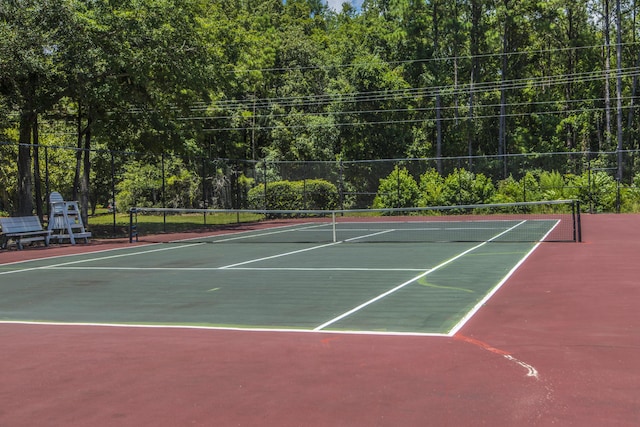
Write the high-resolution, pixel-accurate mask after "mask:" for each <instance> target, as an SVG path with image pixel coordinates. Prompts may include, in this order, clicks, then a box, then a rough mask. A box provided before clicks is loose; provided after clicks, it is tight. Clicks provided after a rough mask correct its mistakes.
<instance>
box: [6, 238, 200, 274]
mask: <svg viewBox="0 0 640 427" xmlns="http://www.w3.org/2000/svg"><path fill="white" fill-rule="evenodd" d="M196 245H204V243H198V244H196ZM191 246H194V245H191V244H190V245H186V246H169V247H163V248H159V249H151V250H148V251H141V252H135V253H126V254H118V255H110V256H103V257H98V258H89V259H81V260H77V261H70V262H63V263H60V264H53V265H44V266H40V267H32V268H22V269H20V270H11V271H0V275H4V274H13V273H22V272H25V271H35V270H46V269H50V268H57V267H64V266H68V265H73V264H81V263H83V262H91V261H102V260H105V259H113V258H122V257H128V256H135V255H143V254H149V253H153V252H161V251H170V250H173V249H182V248H188V247H191ZM76 255H81V254H76ZM34 261H37V260H34Z"/></svg>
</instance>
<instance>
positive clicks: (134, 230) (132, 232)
mask: <svg viewBox="0 0 640 427" xmlns="http://www.w3.org/2000/svg"><path fill="white" fill-rule="evenodd" d="M137 212H138V211H137V210H136V208H131V209H129V243H133V237H134V236H135V238H136V242H138V215H137ZM134 215H135V220H134Z"/></svg>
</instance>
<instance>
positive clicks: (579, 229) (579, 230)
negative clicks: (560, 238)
mask: <svg viewBox="0 0 640 427" xmlns="http://www.w3.org/2000/svg"><path fill="white" fill-rule="evenodd" d="M574 207H575V212H576V213H575V215H576V219H575V221H574V224H575V225H574V227H576V229H577V230H576V231H577V236H576V238H577V240H576V241H577V242H579V243H580V242H582V223H581V222H580V200H576V201H575V205H574Z"/></svg>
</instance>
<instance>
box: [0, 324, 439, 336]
mask: <svg viewBox="0 0 640 427" xmlns="http://www.w3.org/2000/svg"><path fill="white" fill-rule="evenodd" d="M0 324H4V325H43V326H90V327H106V328H149V329H204V330H218V331H241V332H287V333H290V332H296V333H307V334H314V333H315V334H318V333H319V334H340V335H384V336H408V337H443V338H449V337H448V336H447V335H444V334H438V333H431V332H386V331H316V330H312V329H293V328H262V327H255V328H253V327H250V326H247V327H231V326H206V325H171V324H166V325H162V324H146V325H145V324H133V323H132V324H127V323H69V322H38V321H33V322H29V321H24V320H21V321H13V320H0Z"/></svg>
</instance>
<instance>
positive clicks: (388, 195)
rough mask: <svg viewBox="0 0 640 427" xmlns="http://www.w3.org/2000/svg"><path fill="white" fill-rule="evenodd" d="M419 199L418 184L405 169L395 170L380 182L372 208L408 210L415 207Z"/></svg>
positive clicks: (396, 168)
mask: <svg viewBox="0 0 640 427" xmlns="http://www.w3.org/2000/svg"><path fill="white" fill-rule="evenodd" d="M419 198H420V189H419V188H418V183H417V182H416V180H415V179H414V178H413V176H411V174H410V173H409V171H407V169H406V168H402V169H400V168H398V167H397V166H396V167H395V169H394V170H393V171H392V172H391V173H390V174H389V175H388V176H387V177H386V178H382V179H381V180H380V185H379V186H378V192H377V194H376V197H375V198H374V199H373V207H374V208H376V209H384V208H409V207H415V206H417V203H418V200H419Z"/></svg>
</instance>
